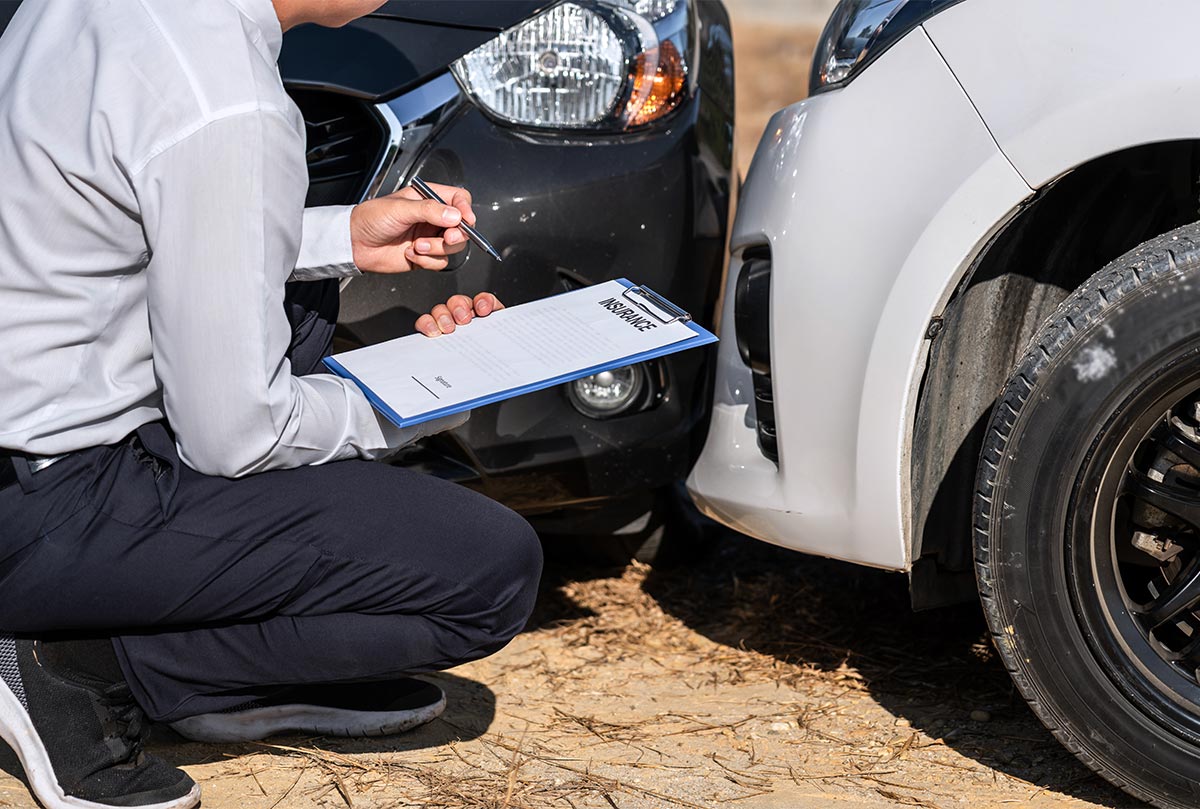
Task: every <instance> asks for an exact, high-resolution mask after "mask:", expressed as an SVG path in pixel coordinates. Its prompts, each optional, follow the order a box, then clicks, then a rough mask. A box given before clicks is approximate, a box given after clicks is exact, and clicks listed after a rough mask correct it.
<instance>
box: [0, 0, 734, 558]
mask: <svg viewBox="0 0 1200 809" xmlns="http://www.w3.org/2000/svg"><path fill="white" fill-rule="evenodd" d="M206 1H207V2H216V1H217V0H206ZM18 5H19V2H12V0H0V30H2V28H3V25H4V24H6V23H7V21H8V19H9V18H10V17H11V16H12V13H13V12H14V11H15V9H16V7H17V6H18ZM280 70H281V73H282V75H283V77H284V81H285V83H286V85H287V87H288V89H289V91H290V92H291V94H292V97H293V98H294V99H295V101H296V103H297V105H298V106H299V107H300V109H301V111H302V112H303V114H304V118H305V121H306V123H307V130H308V144H307V145H308V166H309V172H310V179H311V185H310V189H309V194H308V204H309V205H332V204H348V203H353V202H358V201H360V200H362V199H364V198H368V197H371V196H375V195H379V194H386V193H390V192H392V191H394V190H396V189H397V188H399V187H402V186H403V185H404V184H406V183H407V182H408V179H409V178H410V177H411V176H412V175H413V174H415V173H419V174H420V175H421V176H422V177H423V178H425V179H426V180H430V181H436V182H442V183H448V184H455V185H463V186H466V187H467V188H469V189H470V191H471V192H472V194H473V196H474V200H475V207H476V212H477V214H478V219H479V222H478V225H479V228H480V230H481V231H482V232H483V233H484V234H486V235H487V237H488V238H489V239H490V240H491V241H492V243H493V244H495V245H496V247H497V248H498V249H500V250H501V252H502V254H503V258H504V260H503V262H496V261H494V260H493V259H491V258H490V257H489V256H487V255H486V254H485V253H484V252H483V251H481V250H479V249H477V248H473V249H472V250H471V251H470V253H469V255H468V256H467V258H466V260H465V262H463V263H462V265H461V266H460V267H458V268H457V269H455V270H453V271H449V272H443V273H438V274H434V273H428V272H420V271H417V272H412V273H409V274H406V275H403V276H364V277H362V278H356V279H354V280H353V281H351V282H349V283H348V284H347V286H346V287H345V289H344V290H343V297H342V314H341V318H340V327H339V331H338V335H337V341H338V344H339V345H338V348H339V349H341V348H352V347H356V346H360V345H366V344H370V343H375V342H379V341H381V340H386V339H390V338H393V337H397V336H401V335H404V334H409V333H411V332H412V331H413V322H414V321H415V319H416V317H417V316H418V314H419V313H421V312H424V311H428V309H429V308H430V307H431V306H432V305H433V304H434V303H437V302H441V301H445V300H446V298H447V297H448V296H449V295H452V294H454V293H456V292H464V293H468V294H471V293H475V292H479V291H485V290H486V291H492V292H495V293H496V294H497V295H498V296H499V298H500V299H501V300H502V301H504V302H505V303H506V304H510V305H511V304H518V303H523V302H525V301H529V300H533V299H537V298H542V297H545V296H547V295H553V294H555V293H557V292H562V291H566V290H570V289H573V288H576V287H580V286H586V285H589V284H593V283H597V282H599V281H604V280H608V279H611V278H618V277H622V276H625V277H628V278H630V279H632V280H634V281H636V282H638V283H643V284H646V285H648V286H650V287H651V288H653V289H654V290H655V291H657V292H660V293H662V294H663V295H665V296H667V297H668V298H670V299H671V300H673V301H674V302H676V303H678V304H679V305H680V306H682V307H684V308H685V309H687V310H689V311H690V312H691V313H692V314H693V315H694V316H695V317H696V319H697V321H698V322H700V323H701V324H702V325H706V326H711V325H712V320H713V317H714V315H715V312H716V302H717V297H718V294H719V291H720V290H721V289H722V283H721V281H722V273H723V260H724V253H725V251H724V243H725V234H726V227H727V223H728V218H729V216H728V215H729V210H730V202H731V186H732V184H733V183H732V180H733V173H732V172H733V168H732V158H733V56H732V41H731V37H730V26H729V18H728V15H727V14H726V11H725V9H724V7H723V6H722V4H721V3H720V2H719V0H572V1H571V2H547V0H454V1H453V2H450V1H449V0H443V2H418V0H394V2H388V3H385V4H384V5H383V7H382V8H381V9H380V10H379V11H378V12H377V13H376V14H373V15H371V16H370V17H366V18H364V19H361V20H359V21H357V22H355V23H352V24H350V25H348V26H346V27H344V28H340V29H326V28H319V27H316V26H302V27H299V28H296V29H294V30H292V31H290V32H289V33H288V34H287V35H286V37H285V39H284V48H283V53H282V56H281V57H280ZM712 359H713V357H712V354H711V352H708V351H703V350H696V351H690V352H684V353H682V354H677V355H674V356H672V357H669V358H666V359H663V360H659V361H653V362H648V363H644V364H641V365H638V366H634V367H631V368H629V369H625V370H622V371H621V372H616V373H608V374H603V375H600V376H598V377H591V378H588V379H586V380H581V381H579V382H575V383H571V384H569V385H566V386H562V387H559V388H553V389H548V390H544V391H540V392H537V393H532V394H529V395H526V396H522V397H519V398H516V399H512V400H509V401H506V402H501V403H499V404H495V405H491V406H488V407H485V408H481V409H479V410H477V411H475V412H474V414H473V416H472V418H471V419H470V421H469V422H468V423H467V424H466V425H464V426H462V427H460V428H458V429H456V430H453V431H451V432H448V433H445V434H442V435H439V436H436V437H434V438H433V439H429V440H427V441H425V442H424V443H423V444H421V445H418V446H415V447H412V448H410V449H409V450H407V451H405V452H404V453H403V455H402V456H401V457H400V458H399V459H398V462H400V463H405V464H409V465H413V466H419V467H421V468H424V469H426V470H427V471H429V472H432V473H434V474H438V475H440V476H443V477H447V478H451V479H454V480H458V481H461V482H463V483H466V484H468V485H471V486H473V487H476V488H478V489H480V490H482V491H483V492H485V493H487V494H488V495H490V496H492V497H494V498H495V499H497V500H500V501H502V502H504V503H506V504H507V505H509V506H511V507H513V508H515V509H517V510H518V511H521V512H523V513H525V514H526V515H528V516H530V517H533V518H534V521H535V523H537V524H538V527H539V528H541V529H542V530H544V531H551V532H556V533H574V534H596V535H602V534H606V533H610V532H613V531H616V530H619V529H622V528H623V527H628V526H629V525H630V524H631V523H632V524H633V526H634V527H635V528H636V527H639V526H640V525H642V524H644V521H640V520H639V518H640V517H641V516H642V515H644V514H646V513H647V512H649V511H651V509H652V506H654V505H655V503H656V502H660V501H661V499H662V495H661V493H662V492H663V491H665V490H666V489H668V488H669V487H670V485H671V484H672V483H673V482H674V481H676V480H678V479H680V478H682V477H683V475H684V474H685V473H686V472H687V470H688V469H689V467H690V466H691V463H692V461H693V459H694V456H695V454H696V452H697V451H698V449H699V447H700V444H701V442H702V439H703V433H704V430H705V428H706V425H707V417H708V408H709V405H708V402H709V401H710V397H709V395H708V387H709V385H710V380H711V364H712Z"/></svg>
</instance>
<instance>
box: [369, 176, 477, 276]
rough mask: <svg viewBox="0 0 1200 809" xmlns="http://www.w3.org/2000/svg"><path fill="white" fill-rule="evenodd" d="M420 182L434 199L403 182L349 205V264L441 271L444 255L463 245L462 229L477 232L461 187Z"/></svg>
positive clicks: (371, 268)
mask: <svg viewBox="0 0 1200 809" xmlns="http://www.w3.org/2000/svg"><path fill="white" fill-rule="evenodd" d="M425 186H426V188H427V189H428V190H429V192H430V193H432V194H433V195H435V196H436V197H437V199H436V200H435V199H431V198H429V197H428V196H426V195H425V194H422V193H421V192H420V191H418V190H417V189H416V188H414V187H411V186H409V187H405V188H402V189H400V190H399V191H397V192H396V193H394V194H389V195H388V196H386V197H378V198H376V199H372V200H368V201H366V202H364V203H362V204H360V205H357V206H356V207H355V208H354V210H353V211H352V212H351V214H350V242H351V246H352V248H353V252H354V263H355V265H356V266H357V267H358V268H359V269H360V270H362V271H363V272H375V273H398V272H407V271H409V270H412V269H424V270H435V271H436V270H443V269H445V268H446V267H447V266H448V264H449V257H450V256H452V255H454V254H456V253H460V252H462V251H463V250H464V249H465V248H466V246H467V240H468V238H469V236H468V233H467V231H472V232H475V233H476V234H477V231H474V228H472V227H471V225H473V224H474V223H475V212H474V211H472V210H471V194H470V193H469V192H468V191H467V190H466V189H463V188H455V187H453V186H446V185H428V184H425ZM444 199H449V200H450V203H449V204H447V203H446V202H444V201H443V200H444ZM479 238H482V237H479ZM489 247H490V245H489ZM484 249H487V248H484Z"/></svg>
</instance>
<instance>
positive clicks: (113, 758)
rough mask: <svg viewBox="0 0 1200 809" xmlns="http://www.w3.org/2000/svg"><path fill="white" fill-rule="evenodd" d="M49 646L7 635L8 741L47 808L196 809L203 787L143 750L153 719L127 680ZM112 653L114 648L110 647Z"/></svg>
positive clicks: (1, 696) (3, 652)
mask: <svg viewBox="0 0 1200 809" xmlns="http://www.w3.org/2000/svg"><path fill="white" fill-rule="evenodd" d="M53 646H54V647H55V649H56V651H54V652H53V653H51V652H50V651H49V650H48V649H47V647H46V646H45V645H44V644H42V642H41V641H36V640H26V639H22V638H14V637H13V636H12V635H3V634H0V736H3V738H4V740H5V741H6V742H8V744H9V746H10V747H12V748H13V750H15V751H16V753H17V757H18V758H20V759H21V765H22V766H23V767H24V768H25V776H26V778H27V779H28V780H29V787H30V789H31V790H32V791H33V794H34V796H35V797H36V798H37V799H38V800H39V801H40V802H41V803H42V805H43V806H45V807H46V809H105V807H111V806H140V807H147V808H148V809H189V808H190V807H193V806H196V805H197V804H198V803H200V787H199V786H197V785H196V784H195V782H193V781H192V779H191V778H189V777H188V775H187V773H184V772H183V771H181V770H177V769H175V768H174V767H171V766H170V765H168V764H167V763H166V762H165V761H162V760H161V759H158V758H155V757H153V756H148V755H146V754H144V753H143V752H142V740H143V739H144V737H145V722H144V721H143V719H144V717H143V714H142V709H141V708H139V707H138V705H137V703H136V702H135V701H134V699H133V695H132V694H130V692H129V687H128V686H127V685H126V684H125V682H124V681H123V680H119V681H114V680H106V679H103V678H100V677H97V676H96V675H95V674H92V673H89V672H88V670H86V669H84V668H75V667H73V666H71V665H69V664H67V663H65V662H64V661H65V660H66V659H67V658H66V657H65V656H64V655H63V654H62V653H61V649H62V647H63V646H64V644H63V643H55V644H53ZM109 651H110V653H111V647H109Z"/></svg>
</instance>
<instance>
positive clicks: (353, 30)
mask: <svg viewBox="0 0 1200 809" xmlns="http://www.w3.org/2000/svg"><path fill="white" fill-rule="evenodd" d="M554 1H555V0H440V2H429V0H391V2H388V3H385V4H384V5H383V6H382V7H381V8H380V9H379V11H378V12H376V13H375V14H373V15H371V16H370V17H364V18H363V19H361V20H357V21H355V22H352V23H350V24H349V25H347V26H346V27H345V28H336V29H333V28H319V27H317V26H315V25H302V26H300V27H299V28H296V29H294V30H292V31H289V32H288V34H287V36H285V37H284V40H283V54H282V55H281V56H280V58H279V71H280V73H282V74H283V78H284V81H286V82H288V83H289V84H291V85H292V86H298V87H299V86H308V87H324V88H327V89H333V90H337V91H339V92H344V93H349V94H350V95H355V96H360V97H362V98H369V99H372V100H381V99H386V98H389V97H391V96H395V95H398V94H400V93H402V92H404V91H405V90H408V89H411V88H412V87H414V86H416V85H418V84H420V83H421V82H423V81H426V80H428V79H430V78H432V77H434V76H436V75H437V74H439V73H442V72H444V71H445V70H446V68H448V67H449V66H450V63H451V62H453V61H454V60H455V59H457V58H458V57H460V56H462V55H463V54H465V53H466V52H468V51H470V50H472V49H474V48H477V47H479V46H480V45H482V44H483V43H485V42H487V41H488V40H489V39H491V38H493V37H494V36H496V34H497V33H499V32H500V31H503V30H504V29H505V28H509V27H511V26H513V25H516V24H517V23H519V22H521V20H524V19H526V18H528V17H530V16H531V15H533V14H535V13H536V12H537V11H538V10H540V9H542V8H545V7H547V6H549V5H552V4H553V2H554Z"/></svg>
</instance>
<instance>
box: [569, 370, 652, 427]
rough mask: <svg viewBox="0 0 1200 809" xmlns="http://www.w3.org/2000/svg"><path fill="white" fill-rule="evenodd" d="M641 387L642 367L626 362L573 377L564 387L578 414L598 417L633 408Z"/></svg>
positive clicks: (637, 403) (637, 400)
mask: <svg viewBox="0 0 1200 809" xmlns="http://www.w3.org/2000/svg"><path fill="white" fill-rule="evenodd" d="M645 389H646V371H645V369H644V368H643V367H642V366H641V365H627V366H625V367H623V368H613V369H612V370H610V371H601V372H600V373H598V374H592V375H591V376H585V377H584V378H583V379H576V380H575V381H574V382H572V383H570V384H569V385H568V386H567V396H568V397H569V398H570V399H571V404H573V405H574V406H575V409H576V410H578V411H579V412H580V413H582V414H584V415H585V416H590V417H592V418H595V419H602V418H609V417H612V416H618V415H620V414H622V413H626V412H628V411H630V410H631V409H633V408H635V407H637V406H638V405H639V404H640V403H641V400H642V391H644V390H645Z"/></svg>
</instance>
